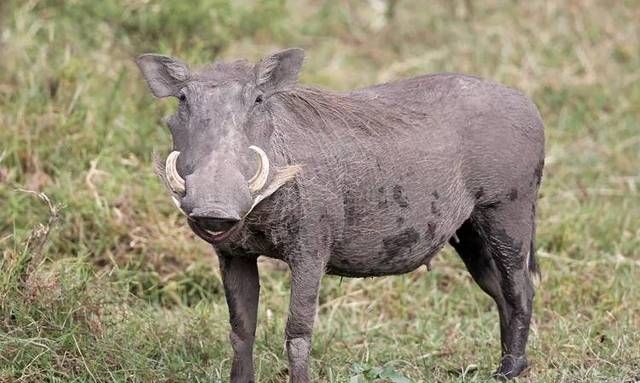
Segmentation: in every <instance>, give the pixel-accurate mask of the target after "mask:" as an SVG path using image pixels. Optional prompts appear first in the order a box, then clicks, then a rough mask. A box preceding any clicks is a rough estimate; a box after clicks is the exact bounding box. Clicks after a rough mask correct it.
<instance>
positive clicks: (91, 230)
mask: <svg viewBox="0 0 640 383" xmlns="http://www.w3.org/2000/svg"><path fill="white" fill-rule="evenodd" d="M389 3H394V2H389ZM185 4H187V3H185V2H181V1H177V0H170V1H166V2H162V3H159V2H147V1H138V0H122V1H115V0H105V1H102V2H72V1H69V2H63V1H55V0H40V1H38V0H29V1H17V0H7V1H3V2H2V3H0V52H1V54H0V252H1V253H2V256H3V257H2V259H1V260H0V382H42V381H59V382H63V381H64V382H93V381H96V382H97V381H134V382H198V381H212V380H213V381H226V380H227V374H228V371H229V368H230V356H231V354H230V352H231V349H230V347H229V345H228V343H227V330H228V325H227V320H228V314H227V310H226V306H225V303H224V294H223V292H222V289H221V282H220V277H219V274H218V271H217V266H216V260H215V257H214V256H213V253H212V251H211V249H210V248H209V247H208V246H206V245H205V244H204V243H203V242H202V241H200V240H197V239H196V238H194V236H193V235H192V234H191V233H190V232H189V230H188V229H187V228H186V227H185V225H184V222H183V220H182V219H181V217H180V215H179V214H178V213H177V212H176V211H175V209H173V207H172V205H171V202H170V201H168V199H167V198H166V195H165V194H164V192H163V191H162V188H161V186H160V183H159V182H158V181H157V180H156V179H155V177H154V176H153V175H152V171H151V154H152V152H153V150H161V151H163V150H166V148H167V147H168V146H169V139H170V138H169V135H168V134H167V132H166V131H165V130H164V128H162V127H161V124H160V123H159V122H160V118H161V117H162V116H163V115H165V114H168V113H169V112H170V111H171V109H172V108H173V107H174V103H173V102H172V101H163V102H156V101H155V100H153V99H152V98H151V97H150V95H149V92H148V91H147V89H146V88H145V85H144V83H143V81H142V78H141V76H140V75H139V73H138V72H137V69H136V68H135V66H134V64H133V61H132V59H133V58H134V57H135V56H136V55H137V54H139V53H142V52H149V51H152V52H163V53H169V54H174V55H176V56H178V57H182V58H184V59H185V60H188V61H190V62H194V63H206V62H208V61H210V60H212V59H214V58H232V57H234V58H235V57H246V58H249V59H256V58H258V57H260V56H262V55H265V54H267V53H269V52H271V51H273V50H275V49H277V48H279V47H285V46H301V47H303V48H305V49H306V51H307V59H306V63H305V69H304V72H303V74H302V81H303V82H306V83H313V84H317V85H321V86H325V87H330V88H335V89H349V88H353V87H358V86H364V85H368V84H372V83H376V82H381V81H388V80H392V79H397V78H402V77H406V76H410V75H413V74H418V73H424V72H437V71H458V72H467V73H474V74H478V75H481V76H485V77H489V78H492V79H495V80H498V81H501V82H504V83H506V84H509V85H512V86H514V87H517V88H520V89H522V90H523V91H525V92H526V93H527V94H529V95H530V96H531V97H532V98H533V99H534V100H535V102H536V103H537V105H538V106H539V108H540V110H541V113H542V115H543V117H544V120H545V122H546V126H547V130H546V132H547V142H548V143H547V153H548V155H547V166H546V169H545V179H544V182H543V187H542V197H541V200H540V209H539V210H540V217H539V224H538V227H539V234H538V254H539V257H540V263H541V266H542V270H543V276H542V281H541V285H540V288H539V289H538V293H537V296H536V302H535V314H534V321H533V328H532V333H531V337H530V344H529V359H530V361H531V364H532V366H531V369H530V370H529V371H528V372H527V374H526V375H525V376H524V377H523V378H521V379H520V381H527V382H634V381H638V380H640V315H638V313H639V312H640V288H638V278H640V171H639V170H638V164H640V126H639V123H638V121H640V51H639V50H638V47H639V46H640V24H638V23H637V20H639V19H640V5H639V4H638V3H637V2H634V1H618V2H605V1H596V0H580V1H572V2H538V1H531V2H521V3H518V2H512V1H507V0H500V1H499V0H492V1H487V2H472V1H445V0H438V1H433V2H430V3H429V4H428V6H427V5H425V3H424V2H420V1H417V0H400V1H397V2H395V4H396V5H395V6H394V7H393V8H392V9H390V10H385V9H384V7H380V6H379V5H380V4H382V5H384V2H383V1H370V2H364V1H362V2H356V1H354V2H339V1H337V0H326V1H320V0H305V1H301V2H284V1H265V2H260V3H259V4H258V3H252V2H249V1H240V2H232V1H229V0H212V1H205V0H198V1H194V2H190V3H188V4H189V5H185ZM25 190H29V191H32V192H28V191H25ZM38 193H44V194H38ZM261 270H262V273H261V284H262V286H263V287H262V291H261V306H260V323H259V327H258V332H257V344H256V353H255V355H256V369H257V375H258V381H260V382H277V381H282V380H284V379H285V377H286V355H285V354H284V352H283V338H284V335H283V328H284V322H285V315H286V311H287V301H288V287H289V281H288V275H287V273H286V272H285V271H282V268H281V267H279V266H277V265H274V264H271V263H268V262H265V263H263V264H262V265H261ZM498 350H499V337H498V323H497V313H496V310H495V308H494V307H493V303H492V302H491V300H490V299H489V298H488V297H486V296H485V295H484V294H483V293H482V292H481V291H480V289H478V288H477V287H476V286H474V284H473V282H472V280H471V279H470V277H469V276H468V273H467V272H466V271H465V269H464V266H463V265H462V262H461V261H460V260H459V259H458V258H457V257H456V256H455V254H454V253H453V252H452V251H450V250H447V251H445V252H443V254H441V255H440V256H438V257H437V258H436V259H435V260H434V262H433V271H431V272H426V271H425V270H417V271H415V272H413V273H410V274H407V275H403V276H396V277H388V278H377V279H339V278H333V277H327V278H325V280H324V281H323V286H322V291H321V298H320V310H319V317H318V321H317V325H316V332H315V338H314V344H313V351H312V356H313V374H314V378H315V380H316V381H320V382H345V381H351V382H372V381H397V382H400V381H403V380H402V378H401V377H406V378H407V379H408V380H409V381H416V382H421V381H422V382H427V381H428V382H432V381H437V382H481V381H485V380H487V379H488V377H489V376H490V374H491V372H492V370H493V369H494V368H495V367H496V366H497V362H498V355H499V351H498Z"/></svg>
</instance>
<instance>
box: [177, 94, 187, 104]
mask: <svg viewBox="0 0 640 383" xmlns="http://www.w3.org/2000/svg"><path fill="white" fill-rule="evenodd" d="M178 100H180V102H185V101H187V95H186V94H184V92H180V95H178Z"/></svg>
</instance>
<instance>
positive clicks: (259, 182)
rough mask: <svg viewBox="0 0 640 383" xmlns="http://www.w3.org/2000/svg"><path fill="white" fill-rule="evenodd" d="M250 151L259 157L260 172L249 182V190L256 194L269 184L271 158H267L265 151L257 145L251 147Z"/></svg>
mask: <svg viewBox="0 0 640 383" xmlns="http://www.w3.org/2000/svg"><path fill="white" fill-rule="evenodd" d="M249 149H251V150H253V151H254V152H256V154H257V155H258V171H257V172H256V174H255V175H254V176H253V177H251V179H250V180H249V190H251V193H256V192H258V191H260V190H261V189H262V188H263V187H264V185H265V184H266V183H267V178H268V177H269V157H267V153H265V152H264V150H262V149H260V148H259V147H257V146H255V145H251V146H249Z"/></svg>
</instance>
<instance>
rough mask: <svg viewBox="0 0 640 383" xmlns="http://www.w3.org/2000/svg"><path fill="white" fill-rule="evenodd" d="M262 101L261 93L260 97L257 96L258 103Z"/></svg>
mask: <svg viewBox="0 0 640 383" xmlns="http://www.w3.org/2000/svg"><path fill="white" fill-rule="evenodd" d="M261 102H262V95H261V94H259V95H258V97H256V104H259V103H261Z"/></svg>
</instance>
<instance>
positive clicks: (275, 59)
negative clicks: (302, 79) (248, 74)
mask: <svg viewBox="0 0 640 383" xmlns="http://www.w3.org/2000/svg"><path fill="white" fill-rule="evenodd" d="M303 60H304V51H303V50H302V49H300V48H291V49H285V50H283V51H280V52H277V53H274V54H273V55H271V56H269V57H266V58H264V59H262V60H261V61H260V62H259V63H258V64H256V67H255V72H256V84H257V85H258V87H260V88H262V89H263V90H264V91H265V92H267V93H271V92H274V91H277V90H279V89H283V88H286V87H289V86H292V85H294V84H295V83H296V81H298V73H299V72H300V68H301V67H302V61H303Z"/></svg>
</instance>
